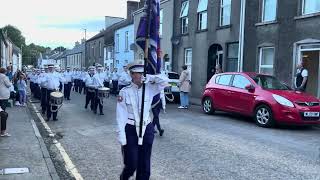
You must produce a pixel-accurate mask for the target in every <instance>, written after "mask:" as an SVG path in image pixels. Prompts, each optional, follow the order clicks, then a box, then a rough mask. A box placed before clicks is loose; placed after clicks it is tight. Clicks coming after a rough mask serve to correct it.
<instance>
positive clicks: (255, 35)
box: [244, 0, 320, 85]
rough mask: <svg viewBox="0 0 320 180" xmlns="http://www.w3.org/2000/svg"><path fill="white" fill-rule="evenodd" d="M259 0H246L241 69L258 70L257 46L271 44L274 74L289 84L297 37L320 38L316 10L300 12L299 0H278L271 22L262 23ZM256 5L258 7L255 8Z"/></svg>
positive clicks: (319, 25) (319, 16) (291, 78)
mask: <svg viewBox="0 0 320 180" xmlns="http://www.w3.org/2000/svg"><path fill="white" fill-rule="evenodd" d="M261 3H262V2H261V1H260V0H259V1H258V0H256V1H247V7H246V24H245V42H244V71H256V72H258V71H259V47H260V46H264V45H273V46H274V47H275V59H274V75H275V76H277V77H278V78H279V79H280V80H282V81H284V82H287V83H288V84H290V85H291V83H292V82H293V75H294V73H295V72H293V69H294V67H295V65H296V64H295V61H296V59H295V56H296V55H297V54H295V51H296V50H295V46H294V44H295V43H296V42H298V41H302V40H306V39H320V31H319V29H320V23H319V22H320V13H318V14H314V15H309V16H304V17H303V16H301V9H302V1H301V0H290V1H283V0H278V7H277V18H276V21H275V22H272V23H268V24H262V23H260V22H261ZM257 9H259V11H257Z"/></svg>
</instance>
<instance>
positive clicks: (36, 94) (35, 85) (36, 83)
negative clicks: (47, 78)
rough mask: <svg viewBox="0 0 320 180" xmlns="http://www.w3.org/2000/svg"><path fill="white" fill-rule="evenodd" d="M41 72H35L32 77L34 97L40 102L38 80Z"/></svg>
mask: <svg viewBox="0 0 320 180" xmlns="http://www.w3.org/2000/svg"><path fill="white" fill-rule="evenodd" d="M40 74H41V70H40V69H37V70H36V75H35V76H34V97H35V98H36V99H38V100H41V90H40V84H39V78H40Z"/></svg>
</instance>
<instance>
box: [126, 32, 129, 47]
mask: <svg viewBox="0 0 320 180" xmlns="http://www.w3.org/2000/svg"><path fill="white" fill-rule="evenodd" d="M128 50H129V32H128V31H126V33H125V51H128Z"/></svg>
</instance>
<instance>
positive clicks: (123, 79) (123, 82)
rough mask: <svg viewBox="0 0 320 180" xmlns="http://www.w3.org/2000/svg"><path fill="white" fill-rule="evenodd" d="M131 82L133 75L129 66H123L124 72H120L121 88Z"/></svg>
mask: <svg viewBox="0 0 320 180" xmlns="http://www.w3.org/2000/svg"><path fill="white" fill-rule="evenodd" d="M130 83H131V77H130V74H129V71H128V67H127V66H123V72H122V73H121V74H120V78H119V90H121V89H122V88H123V87H125V86H128V85H129V84H130Z"/></svg>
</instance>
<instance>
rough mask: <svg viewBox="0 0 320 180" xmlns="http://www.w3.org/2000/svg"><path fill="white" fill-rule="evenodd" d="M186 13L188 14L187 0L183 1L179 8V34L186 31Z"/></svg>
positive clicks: (187, 23)
mask: <svg viewBox="0 0 320 180" xmlns="http://www.w3.org/2000/svg"><path fill="white" fill-rule="evenodd" d="M188 14H189V0H187V1H183V2H182V4H181V10H180V21H181V34H186V33H188V25H189V18H188ZM184 22H185V23H184Z"/></svg>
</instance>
